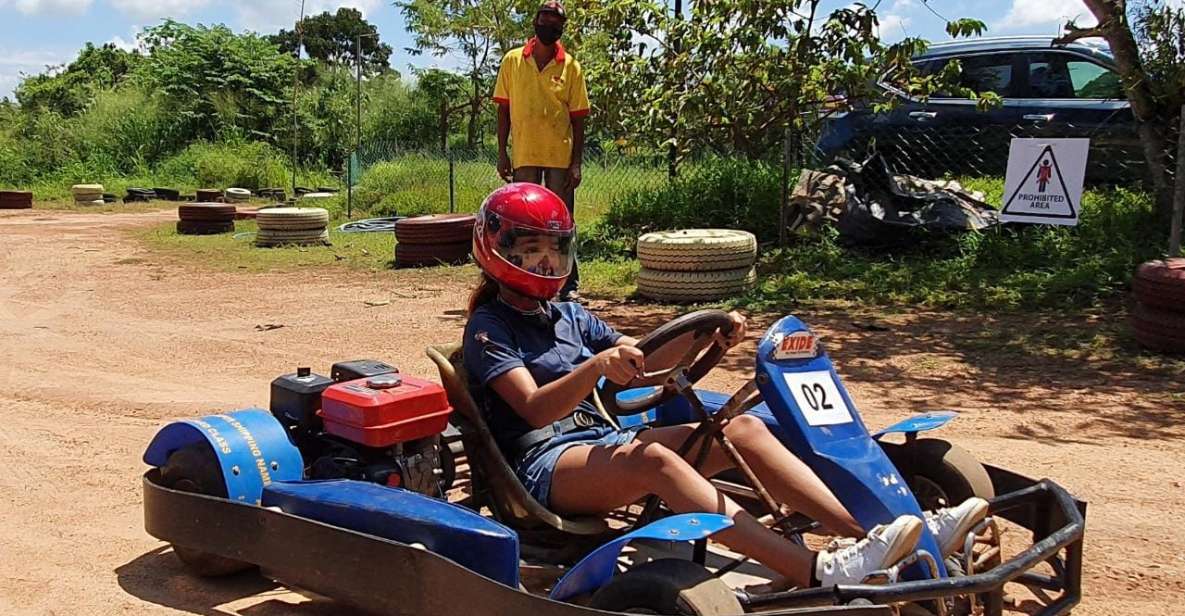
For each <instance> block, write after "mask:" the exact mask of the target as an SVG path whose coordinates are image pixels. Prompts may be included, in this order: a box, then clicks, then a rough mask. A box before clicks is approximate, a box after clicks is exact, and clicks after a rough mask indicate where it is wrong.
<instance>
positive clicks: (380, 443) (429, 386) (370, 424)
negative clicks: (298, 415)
mask: <svg viewBox="0 0 1185 616" xmlns="http://www.w3.org/2000/svg"><path fill="white" fill-rule="evenodd" d="M402 378H403V383H402V384H401V385H399V386H397V387H394V388H391V389H373V388H371V387H368V386H367V381H368V379H361V380H357V381H348V382H346V383H338V384H337V385H333V386H331V387H329V388H328V389H326V390H325V393H324V394H322V395H321V410H320V411H317V414H318V415H320V416H321V418H322V419H323V420H324V422H325V431H326V432H328V433H329V434H332V435H334V436H338V437H341V438H344V439H347V440H349V441H351V442H354V443H359V444H361V445H366V446H368V447H391V446H392V445H397V444H399V443H406V442H408V441H414V440H417V439H422V438H427V437H429V436H432V435H435V434H440V433H441V432H444V429H445V427H446V426H448V417H449V414H450V413H452V412H453V407H451V406H449V402H448V395H447V394H446V393H445V391H444V388H443V387H441V386H440V385H437V384H436V383H433V382H431V381H424V380H421V379H417V378H414V377H409V376H404V377H402Z"/></svg>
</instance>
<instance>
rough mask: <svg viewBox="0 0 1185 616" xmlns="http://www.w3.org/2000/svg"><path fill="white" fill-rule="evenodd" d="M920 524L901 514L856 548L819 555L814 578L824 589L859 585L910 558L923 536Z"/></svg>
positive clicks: (916, 520) (878, 528) (857, 544)
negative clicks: (869, 577) (881, 571)
mask: <svg viewBox="0 0 1185 616" xmlns="http://www.w3.org/2000/svg"><path fill="white" fill-rule="evenodd" d="M922 528H923V526H922V521H921V520H919V519H918V518H916V517H915V516H911V515H903V516H901V517H899V518H897V519H896V520H893V523H892V524H886V525H884V526H878V527H876V528H874V529H872V532H870V533H868V536H867V537H865V538H864V539H861V540H860V541H858V542H856V544H855V545H851V546H848V547H844V548H840V549H839V550H836V551H835V552H820V553H819V555H818V557H817V559H816V560H815V577H816V578H818V580H819V582H820V584H821V585H822V586H823V587H828V586H835V585H836V584H859V583H861V582H863V581H864V578H866V577H868V576H869V575H871V574H873V573H875V572H877V571H880V570H882V569H887V568H889V567H892V566H893V565H895V564H897V563H898V562H900V561H901V560H902V559H903V558H905V557H906V556H909V554H910V553H911V552H913V550H914V548H915V547H916V546H917V543H918V537H920V536H921V535H922Z"/></svg>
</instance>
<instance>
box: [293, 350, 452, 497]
mask: <svg viewBox="0 0 1185 616" xmlns="http://www.w3.org/2000/svg"><path fill="white" fill-rule="evenodd" d="M332 374H333V375H334V379H329V378H327V377H324V376H320V375H317V374H313V373H312V371H311V370H309V369H308V368H301V369H299V370H298V371H297V373H296V374H291V375H285V376H282V377H280V378H278V379H276V380H275V381H274V382H273V383H272V408H271V411H272V414H273V415H274V416H275V417H276V418H277V419H279V420H280V422H281V423H282V424H284V425H285V427H287V428H288V430H289V433H290V434H291V435H292V437H293V440H294V441H295V443H296V446H297V448H298V449H300V451H301V454H302V456H303V457H304V460H305V464H306V475H308V476H309V478H310V479H357V480H362V481H371V482H374V483H380V484H383V485H388V486H397V487H402V488H405V489H408V490H413V491H416V492H421V493H424V494H430V495H433V496H437V495H441V494H442V493H443V491H444V490H447V488H448V486H449V485H450V484H451V483H452V475H453V460H452V453H451V452H450V451H449V449H448V447H445V446H443V444H442V440H441V436H440V435H441V434H442V433H443V432H444V430H445V428H446V427H447V426H448V418H449V415H450V414H451V413H452V410H453V409H452V407H451V406H449V401H448V396H447V394H446V393H445V391H444V388H442V387H441V386H439V385H437V384H435V383H432V382H430V381H425V380H421V379H417V378H414V377H410V376H403V375H401V374H399V371H398V369H396V368H394V367H392V366H389V365H387V364H383V363H381V362H375V361H356V362H344V363H340V364H336V365H334V366H333V371H332Z"/></svg>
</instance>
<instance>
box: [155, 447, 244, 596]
mask: <svg viewBox="0 0 1185 616" xmlns="http://www.w3.org/2000/svg"><path fill="white" fill-rule="evenodd" d="M161 483H162V484H163V485H164V486H165V487H166V488H170V489H173V490H179V491H181V492H193V493H195V494H205V495H207V496H219V497H222V498H226V482H225V481H224V480H223V478H222V469H221V468H220V467H219V465H218V458H217V456H215V455H214V450H213V449H211V448H210V445H209V444H208V443H194V444H193V445H189V446H187V447H183V448H181V449H178V450H177V451H174V452H173V453H172V455H170V456H169V461H168V462H166V463H165V466H164V468H162V469H161ZM173 552H174V553H176V554H177V558H179V559H180V560H181V564H183V565H185V568H186V569H188V570H189V571H190V572H192V573H194V574H196V575H199V576H201V577H221V576H225V575H232V574H235V573H239V572H241V571H246V570H247V569H250V568H252V567H254V565H252V564H251V563H245V562H242V561H239V560H233V559H230V558H224V557H222V556H218V555H215V554H210V553H207V552H202V551H201V550H195V549H193V548H185V547H181V546H178V545H174V546H173Z"/></svg>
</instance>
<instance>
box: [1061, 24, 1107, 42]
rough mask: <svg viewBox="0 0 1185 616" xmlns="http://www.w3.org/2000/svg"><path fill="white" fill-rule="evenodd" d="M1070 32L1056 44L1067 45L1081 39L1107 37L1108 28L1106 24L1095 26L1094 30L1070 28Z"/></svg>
mask: <svg viewBox="0 0 1185 616" xmlns="http://www.w3.org/2000/svg"><path fill="white" fill-rule="evenodd" d="M1069 30H1070V31H1069V32H1067V33H1066V34H1065V36H1062V37H1059V38H1057V39H1054V41H1053V42H1054V44H1055V45H1065V44H1067V43H1073V42H1074V41H1077V40H1079V39H1084V38H1095V37H1106V36H1107V28H1106V25H1105V24H1101V25H1098V26H1095V27H1094V28H1078V27H1076V26H1070V27H1069Z"/></svg>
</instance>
